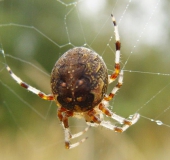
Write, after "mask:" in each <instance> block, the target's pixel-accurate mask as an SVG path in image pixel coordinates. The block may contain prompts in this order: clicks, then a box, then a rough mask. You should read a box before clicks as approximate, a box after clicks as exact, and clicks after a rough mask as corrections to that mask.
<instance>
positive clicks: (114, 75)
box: [109, 14, 121, 83]
mask: <svg viewBox="0 0 170 160" xmlns="http://www.w3.org/2000/svg"><path fill="white" fill-rule="evenodd" d="M111 16H112V22H113V25H114V33H115V40H116V43H115V47H116V53H115V67H114V72H113V73H112V74H111V75H109V83H112V82H113V81H114V80H115V79H116V78H117V77H118V75H119V72H120V47H121V43H120V37H119V32H118V26H117V24H116V20H115V18H114V16H113V15H112V14H111Z"/></svg>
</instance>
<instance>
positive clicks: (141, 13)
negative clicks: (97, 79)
mask: <svg viewBox="0 0 170 160" xmlns="http://www.w3.org/2000/svg"><path fill="white" fill-rule="evenodd" d="M168 5H169V4H168V0H166V1H164V2H162V1H160V0H151V1H149V2H148V1H146V0H144V1H142V2H139V1H135V0H127V1H122V0H119V1H118V0H115V1H111V0H110V1H109V0H107V1H105V0H100V2H99V1H98V0H93V1H91V0H78V1H75V0H72V1H68V0H56V1H48V2H47V1H42V0H41V1H38V0H32V1H20V0H17V1H13V0H11V1H5V0H4V1H3V0H1V1H0V44H1V46H0V49H1V54H0V89H1V93H0V125H1V133H0V137H1V138H0V140H1V145H0V158H1V159H10V158H11V157H12V159H14V160H15V159H23V157H24V159H25V157H27V159H38V158H39V159H68V158H71V159H73V158H74V159H82V160H84V159H96V160H97V159H98V160H99V159H106V160H107V159H108V160H109V159H111V158H112V159H122V160H124V159H136V157H138V158H137V159H142V160H143V159H154V160H155V159H160V157H161V158H162V159H168V157H169V156H170V155H169V152H168V148H169V147H170V145H169V143H168V139H169V132H170V118H169V115H168V114H169V113H170V101H169V92H168V91H169V89H170V81H169V76H170V73H169V62H170V54H169V53H168V51H169V44H168V42H169V25H170V24H169V19H168V16H166V15H168V13H169V10H168V9H169V8H168ZM111 13H113V14H114V16H115V17H116V20H117V23H118V26H119V34H120V38H121V43H122V48H121V67H122V68H123V70H124V84H123V86H122V88H121V89H120V91H119V93H117V95H116V97H115V98H114V100H113V101H111V103H110V108H111V109H112V111H113V112H116V113H117V114H119V115H121V116H124V117H128V116H129V115H131V114H134V113H135V112H138V113H140V114H141V118H140V120H139V122H137V124H135V125H134V126H132V127H130V129H128V130H127V131H126V132H125V133H123V134H118V133H113V132H112V131H110V130H106V129H104V128H101V127H98V128H92V129H90V131H88V132H87V133H86V135H84V136H88V137H89V139H88V140H87V141H86V142H84V143H83V144H82V145H80V146H79V147H77V148H75V149H73V150H70V151H67V150H65V148H64V135H63V130H62V128H61V126H60V124H59V121H58V119H57V118H56V109H57V107H56V105H55V103H51V102H47V101H44V100H41V99H39V98H38V97H37V96H35V95H33V94H32V93H29V92H27V91H26V90H24V89H23V88H21V87H19V86H18V85H17V84H16V83H15V82H14V81H13V80H12V79H11V77H10V76H9V73H8V72H7V71H6V69H5V64H8V65H9V66H10V67H11V69H12V70H13V71H14V73H15V74H16V75H17V76H19V77H20V78H21V79H22V80H24V81H25V82H27V83H28V84H30V85H32V86H34V87H36V88H38V89H40V90H42V91H43V92H45V93H50V84H49V79H50V72H51V69H52V68H53V65H54V64H55V61H56V60H57V59H58V58H59V57H60V56H61V55H62V54H63V53H64V52H66V51H67V50H68V49H70V48H73V47H75V46H85V47H88V48H90V49H93V50H95V51H96V52H97V53H98V54H100V55H101V56H102V57H103V59H104V61H105V62H106V64H107V67H108V71H109V73H112V71H113V67H114V54H115V46H114V32H113V31H114V28H113V25H112V22H111V17H110V14H111ZM3 50H4V54H3V52H2V51H3ZM114 85H115V84H113V85H110V86H109V91H111V89H112V88H113V86H114ZM109 91H108V92H109ZM85 126H86V125H85V124H84V121H83V120H78V121H77V119H71V120H70V128H71V130H72V131H73V132H77V131H81V130H83V129H84V127H85ZM76 140H77V139H76ZM65 153H67V154H65Z"/></svg>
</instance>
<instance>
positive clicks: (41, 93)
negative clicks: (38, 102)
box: [6, 66, 54, 101]
mask: <svg viewBox="0 0 170 160" xmlns="http://www.w3.org/2000/svg"><path fill="white" fill-rule="evenodd" d="M6 69H7V71H8V72H9V74H10V75H11V77H12V78H13V79H14V80H15V81H16V82H17V83H18V84H19V85H20V86H21V87H23V88H25V89H27V90H28V91H30V92H32V93H34V94H36V95H38V96H39V97H40V98H42V99H44V100H49V101H53V100H54V96H53V95H52V94H49V95H46V94H45V93H43V92H41V91H40V90H38V89H36V88H34V87H32V86H30V85H28V84H27V83H25V82H23V81H22V80H21V79H20V78H19V77H18V76H16V75H15V74H14V73H13V72H12V70H11V68H10V67H9V66H6Z"/></svg>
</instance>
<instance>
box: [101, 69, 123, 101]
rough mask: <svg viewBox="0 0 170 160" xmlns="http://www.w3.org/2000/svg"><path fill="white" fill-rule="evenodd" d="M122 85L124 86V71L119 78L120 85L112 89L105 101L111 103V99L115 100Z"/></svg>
mask: <svg viewBox="0 0 170 160" xmlns="http://www.w3.org/2000/svg"><path fill="white" fill-rule="evenodd" d="M122 84H123V71H122V70H121V71H120V74H119V78H118V83H117V84H116V86H115V87H114V88H113V89H112V91H111V93H110V94H109V95H108V96H107V95H106V96H105V97H104V101H110V100H111V99H113V97H114V96H115V94H116V92H117V91H118V90H119V89H120V87H121V86H122Z"/></svg>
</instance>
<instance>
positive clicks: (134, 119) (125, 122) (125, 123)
mask: <svg viewBox="0 0 170 160" xmlns="http://www.w3.org/2000/svg"><path fill="white" fill-rule="evenodd" d="M99 109H100V110H101V111H102V112H103V113H104V114H105V115H107V116H109V117H111V118H112V119H114V120H116V121H117V122H119V123H120V124H122V126H121V127H117V126H115V125H112V124H110V123H108V122H107V121H102V122H101V123H100V125H102V126H104V127H106V128H109V129H112V130H114V131H116V132H123V131H125V130H126V129H127V128H129V126H131V125H133V124H135V123H136V122H137V121H138V119H139V117H140V115H139V114H138V113H135V114H134V115H133V116H132V118H130V119H126V118H124V117H121V116H119V115H117V114H115V113H113V112H112V111H110V110H109V109H108V108H107V106H105V103H104V102H102V103H100V104H99Z"/></svg>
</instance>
